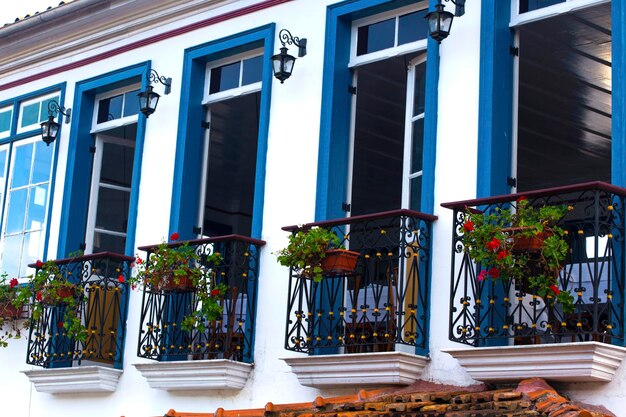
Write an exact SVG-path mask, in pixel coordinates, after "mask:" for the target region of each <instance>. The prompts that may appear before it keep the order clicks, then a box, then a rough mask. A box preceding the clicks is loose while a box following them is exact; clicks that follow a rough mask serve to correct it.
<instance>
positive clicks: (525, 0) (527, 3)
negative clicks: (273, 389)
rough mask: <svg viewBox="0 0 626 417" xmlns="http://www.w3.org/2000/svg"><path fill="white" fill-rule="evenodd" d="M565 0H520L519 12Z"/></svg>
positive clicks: (541, 7)
mask: <svg viewBox="0 0 626 417" xmlns="http://www.w3.org/2000/svg"><path fill="white" fill-rule="evenodd" d="M565 1H566V0H520V2H519V12H520V13H526V12H530V11H532V10H537V9H543V8H544V7H548V6H552V5H553V4H559V3H565Z"/></svg>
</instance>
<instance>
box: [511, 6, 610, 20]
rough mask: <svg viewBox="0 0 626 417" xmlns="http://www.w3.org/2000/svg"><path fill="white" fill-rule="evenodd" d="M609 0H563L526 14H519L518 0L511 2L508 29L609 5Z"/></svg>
mask: <svg viewBox="0 0 626 417" xmlns="http://www.w3.org/2000/svg"><path fill="white" fill-rule="evenodd" d="M610 2H611V0H565V2H563V3H559V4H555V5H552V6H547V7H544V8H542V9H538V10H532V11H530V12H526V13H520V12H519V0H511V21H510V23H509V27H515V26H520V25H523V24H526V23H530V22H536V21H537V20H542V19H546V18H549V17H553V16H558V15H560V14H563V13H569V12H573V11H575V10H579V9H584V8H587V7H589V6H595V5H598V4H602V3H610Z"/></svg>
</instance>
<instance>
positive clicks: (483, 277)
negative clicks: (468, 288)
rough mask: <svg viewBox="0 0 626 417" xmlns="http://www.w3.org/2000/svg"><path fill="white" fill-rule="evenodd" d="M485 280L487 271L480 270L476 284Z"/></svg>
mask: <svg viewBox="0 0 626 417" xmlns="http://www.w3.org/2000/svg"><path fill="white" fill-rule="evenodd" d="M485 278H487V271H486V270H484V269H483V270H482V271H480V273H479V274H478V282H481V281H483V280H484V279H485Z"/></svg>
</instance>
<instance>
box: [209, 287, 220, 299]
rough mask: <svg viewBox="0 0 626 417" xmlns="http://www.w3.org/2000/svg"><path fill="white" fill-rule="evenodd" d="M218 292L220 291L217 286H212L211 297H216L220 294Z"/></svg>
mask: <svg viewBox="0 0 626 417" xmlns="http://www.w3.org/2000/svg"><path fill="white" fill-rule="evenodd" d="M220 293H221V291H220V290H218V289H217V288H214V289H212V290H211V297H217V296H219V295H220Z"/></svg>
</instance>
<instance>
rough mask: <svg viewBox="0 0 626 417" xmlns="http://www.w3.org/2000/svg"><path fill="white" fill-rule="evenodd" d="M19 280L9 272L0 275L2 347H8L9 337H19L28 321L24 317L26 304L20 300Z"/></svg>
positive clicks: (0, 343)
mask: <svg viewBox="0 0 626 417" xmlns="http://www.w3.org/2000/svg"><path fill="white" fill-rule="evenodd" d="M18 291H19V288H18V281H17V278H11V280H9V281H8V282H7V274H2V275H0V329H1V333H0V347H7V346H8V340H9V339H19V338H20V337H21V336H22V333H21V332H22V330H25V329H27V328H28V321H27V320H21V319H22V317H21V316H22V314H21V313H22V310H23V308H24V304H23V303H21V302H20V301H19V300H18Z"/></svg>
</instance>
